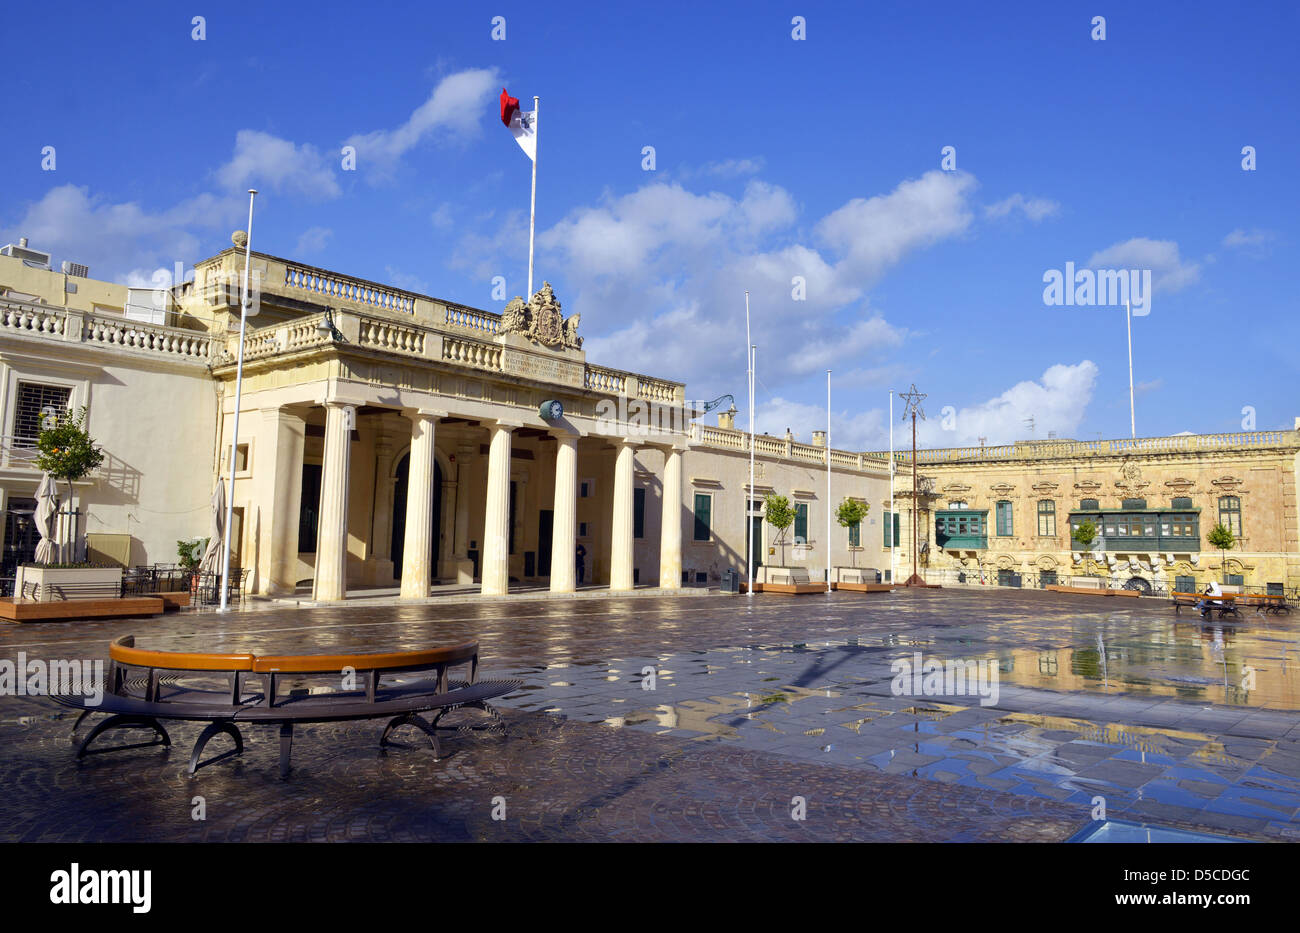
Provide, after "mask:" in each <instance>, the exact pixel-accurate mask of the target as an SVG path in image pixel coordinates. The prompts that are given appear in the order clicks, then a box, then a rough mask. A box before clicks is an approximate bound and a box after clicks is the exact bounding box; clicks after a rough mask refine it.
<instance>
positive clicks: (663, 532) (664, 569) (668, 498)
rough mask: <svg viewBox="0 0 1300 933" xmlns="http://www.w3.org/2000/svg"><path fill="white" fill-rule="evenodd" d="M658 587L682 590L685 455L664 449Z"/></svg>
mask: <svg viewBox="0 0 1300 933" xmlns="http://www.w3.org/2000/svg"><path fill="white" fill-rule="evenodd" d="M659 586H660V587H661V588H662V589H665V590H680V589H681V588H682V452H681V449H680V448H678V447H675V446H674V447H668V448H665V449H664V485H663V519H662V521H660V523H659Z"/></svg>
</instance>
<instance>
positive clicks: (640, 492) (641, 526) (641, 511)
mask: <svg viewBox="0 0 1300 933" xmlns="http://www.w3.org/2000/svg"><path fill="white" fill-rule="evenodd" d="M632 537H634V538H644V537H645V490H644V489H633V490H632Z"/></svg>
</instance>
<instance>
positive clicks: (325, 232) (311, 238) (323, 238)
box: [293, 227, 334, 257]
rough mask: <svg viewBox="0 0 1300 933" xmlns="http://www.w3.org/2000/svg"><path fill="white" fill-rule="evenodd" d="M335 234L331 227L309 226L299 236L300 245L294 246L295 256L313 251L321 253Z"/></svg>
mask: <svg viewBox="0 0 1300 933" xmlns="http://www.w3.org/2000/svg"><path fill="white" fill-rule="evenodd" d="M332 236H334V231H333V230H331V229H330V228H329V227H308V228H307V229H306V230H304V231H303V232H302V235H301V236H299V237H298V245H297V246H296V247H294V252H293V254H294V256H295V257H297V256H306V255H309V254H311V253H319V252H320V251H321V250H323V249H324V248H325V247H326V245H327V244H328V243H329V241H330V237H332Z"/></svg>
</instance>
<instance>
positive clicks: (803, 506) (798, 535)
mask: <svg viewBox="0 0 1300 933" xmlns="http://www.w3.org/2000/svg"><path fill="white" fill-rule="evenodd" d="M794 539H795V541H804V542H805V543H806V542H807V541H808V503H806V502H800V503H798V504H797V505H795V507H794Z"/></svg>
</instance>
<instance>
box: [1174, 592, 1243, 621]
mask: <svg viewBox="0 0 1300 933" xmlns="http://www.w3.org/2000/svg"><path fill="white" fill-rule="evenodd" d="M1169 595H1170V597H1171V599H1170V602H1171V603H1172V604H1173V607H1174V615H1178V614H1179V612H1180V610H1182V609H1183V608H1184V607H1187V608H1189V609H1196V608H1197V607H1198V606H1201V607H1203V608H1202V609H1201V615H1203V616H1208V615H1209V614H1210V613H1211V612H1217V613H1218V614H1219V618H1220V619H1222V618H1223V617H1224V616H1226V615H1228V614H1229V613H1231V614H1232V615H1234V616H1235V615H1239V614H1240V613H1238V612H1237V606H1236V599H1237V594H1236V593H1220V594H1219V595H1218V596H1210V595H1209V594H1208V593H1179V592H1176V591H1175V592H1173V593H1170V594H1169Z"/></svg>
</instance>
